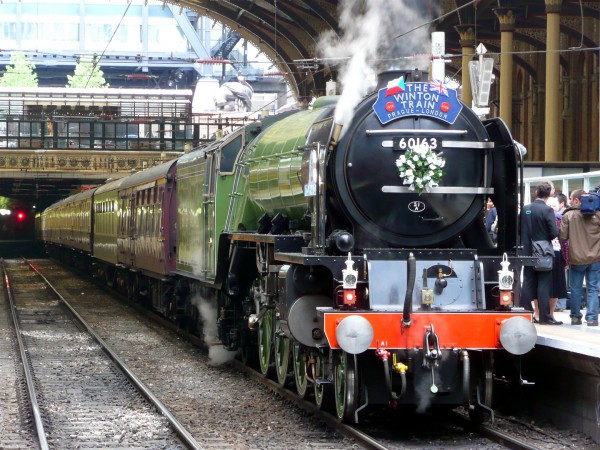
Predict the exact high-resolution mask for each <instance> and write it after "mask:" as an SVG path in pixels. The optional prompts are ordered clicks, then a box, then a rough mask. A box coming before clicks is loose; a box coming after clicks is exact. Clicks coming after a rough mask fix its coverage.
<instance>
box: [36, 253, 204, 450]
mask: <svg viewBox="0 0 600 450" xmlns="http://www.w3.org/2000/svg"><path fill="white" fill-rule="evenodd" d="M28 265H29V267H30V268H31V269H32V270H33V271H34V272H35V273H37V274H38V275H39V276H40V277H41V278H42V279H43V280H44V282H46V283H47V285H48V287H49V288H50V289H52V291H53V292H54V293H55V294H56V296H57V297H58V298H59V299H60V301H61V302H62V303H63V304H64V305H65V306H66V307H67V309H68V310H69V311H70V312H71V314H73V316H74V317H75V318H76V319H77V321H78V322H79V323H80V324H81V325H82V326H83V327H84V328H85V330H86V331H87V332H88V333H89V334H90V335H91V336H92V337H93V338H94V340H95V341H96V342H97V343H98V345H100V347H101V348H102V349H103V350H104V352H105V353H106V354H107V355H108V357H109V358H110V359H112V360H113V362H114V363H115V364H116V365H117V367H119V369H121V371H122V372H123V374H124V375H125V376H126V377H127V378H128V379H129V381H130V382H131V383H132V384H133V385H134V386H135V388H136V389H137V390H138V391H139V392H140V394H142V395H143V396H144V398H146V400H148V401H149V402H150V403H152V404H153V405H154V407H155V408H156V409H157V410H158V412H159V413H160V414H162V415H163V416H164V417H165V418H166V419H167V421H168V422H169V423H170V424H171V426H172V427H173V430H174V431H175V433H176V434H177V436H178V437H179V438H180V439H181V440H182V441H183V443H184V444H185V445H186V446H187V447H188V448H190V449H193V450H203V447H202V446H200V444H199V443H198V442H197V441H196V440H195V439H194V437H193V436H192V435H191V434H190V433H189V431H188V430H186V429H185V427H184V426H183V425H182V424H181V422H179V420H177V418H175V416H174V415H173V414H171V411H169V409H168V408H167V407H166V406H165V405H164V404H163V403H162V402H161V401H160V400H159V399H158V397H156V396H155V395H154V393H153V392H152V391H151V390H150V389H148V387H147V386H146V385H145V384H144V382H143V381H142V380H140V379H139V378H138V376H137V375H136V374H135V373H133V371H132V370H131V369H130V368H129V367H128V366H127V364H126V363H125V362H124V361H123V360H122V359H121V358H120V357H119V356H118V355H117V354H116V353H115V352H114V351H113V350H112V349H111V348H110V347H109V346H108V344H107V343H106V342H105V341H104V340H103V339H102V338H101V337H100V336H99V335H98V333H96V332H95V331H94V330H93V329H92V327H90V325H89V324H88V323H87V322H86V321H85V320H84V319H83V317H81V316H80V315H79V313H78V312H77V311H76V310H75V309H74V308H73V306H71V304H70V303H69V302H68V301H67V300H66V299H65V298H64V297H63V296H62V295H61V294H60V293H59V292H58V291H57V290H56V288H55V287H54V286H53V285H52V284H51V283H50V281H48V279H47V278H46V277H45V276H44V275H43V274H42V273H41V272H40V271H39V270H38V269H37V267H35V266H34V265H33V264H31V263H30V262H28Z"/></svg>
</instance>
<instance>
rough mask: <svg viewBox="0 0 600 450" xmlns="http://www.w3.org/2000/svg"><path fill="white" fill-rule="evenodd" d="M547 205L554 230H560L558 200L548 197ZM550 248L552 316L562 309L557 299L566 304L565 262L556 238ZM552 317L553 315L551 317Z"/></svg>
mask: <svg viewBox="0 0 600 450" xmlns="http://www.w3.org/2000/svg"><path fill="white" fill-rule="evenodd" d="M547 205H548V206H550V207H551V208H552V209H553V210H554V216H555V218H556V228H557V229H560V224H561V222H562V214H560V213H559V212H558V211H559V208H560V204H559V200H558V198H557V197H549V198H548V202H547ZM552 247H553V248H554V264H553V265H552V287H551V288H550V313H551V314H554V311H558V310H559V309H560V311H562V310H563V309H564V307H563V308H557V304H558V302H559V299H562V300H564V301H565V302H566V299H567V279H566V276H565V260H564V258H563V248H562V245H561V243H560V241H559V239H558V236H557V237H555V238H554V239H553V240H552ZM552 317H554V315H553V316H552Z"/></svg>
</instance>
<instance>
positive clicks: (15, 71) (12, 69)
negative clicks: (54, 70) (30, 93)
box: [0, 52, 38, 87]
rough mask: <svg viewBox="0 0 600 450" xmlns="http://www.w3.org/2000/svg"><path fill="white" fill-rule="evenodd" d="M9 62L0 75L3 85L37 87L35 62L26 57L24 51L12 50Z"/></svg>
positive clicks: (0, 83)
mask: <svg viewBox="0 0 600 450" xmlns="http://www.w3.org/2000/svg"><path fill="white" fill-rule="evenodd" d="M10 63H11V64H12V65H9V66H6V71H5V72H4V74H3V75H2V77H0V86H3V87H37V85H38V77H37V73H35V72H34V70H35V64H33V63H32V62H31V61H29V60H28V59H27V57H26V56H25V54H24V53H21V52H14V53H11V55H10Z"/></svg>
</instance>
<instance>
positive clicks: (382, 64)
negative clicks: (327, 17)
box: [317, 0, 435, 125]
mask: <svg viewBox="0 0 600 450" xmlns="http://www.w3.org/2000/svg"><path fill="white" fill-rule="evenodd" d="M434 3H435V2H434ZM339 9H340V18H339V26H340V34H339V35H338V34H336V33H335V32H333V31H331V32H328V33H325V34H324V35H322V36H321V37H320V38H319V42H318V44H317V45H318V51H319V53H320V54H321V55H322V56H323V57H324V58H331V59H333V60H334V62H337V61H341V62H340V66H339V67H338V71H339V72H338V80H337V81H338V82H339V83H340V84H341V88H342V92H343V94H344V95H343V96H342V97H341V98H340V100H339V102H338V104H337V107H336V111H335V118H334V120H335V122H336V123H338V124H341V125H345V124H346V123H348V122H349V121H350V119H352V116H353V114H354V108H355V107H356V105H357V104H358V103H359V102H360V100H361V99H362V98H363V97H364V96H365V95H366V94H367V93H369V92H370V91H372V90H373V88H374V86H375V82H376V75H377V73H378V72H381V71H383V70H387V69H392V68H395V69H415V68H418V69H422V70H423V69H427V68H428V64H429V57H428V56H422V57H421V58H416V59H414V58H411V59H399V58H401V57H412V56H414V55H415V54H423V53H430V49H431V37H430V34H429V28H428V27H427V26H425V27H421V28H419V29H417V30H415V31H412V32H410V33H408V34H407V35H405V36H402V37H401V38H398V39H394V37H395V36H398V35H400V34H402V33H405V32H407V31H409V30H412V29H413V28H415V27H417V26H418V25H421V24H424V23H426V22H428V21H429V20H431V16H433V14H434V13H433V11H431V6H426V5H423V2H421V1H420V0H394V1H390V0H341V1H340V3H339Z"/></svg>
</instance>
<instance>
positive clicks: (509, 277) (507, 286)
mask: <svg viewBox="0 0 600 450" xmlns="http://www.w3.org/2000/svg"><path fill="white" fill-rule="evenodd" d="M509 265H510V262H508V257H507V256H506V253H505V254H504V256H503V257H502V262H501V263H500V266H501V267H502V269H501V270H499V271H498V288H499V289H500V304H501V305H504V306H508V305H510V304H511V303H512V287H513V283H514V281H515V274H514V272H513V271H512V270H508V266H509Z"/></svg>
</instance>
